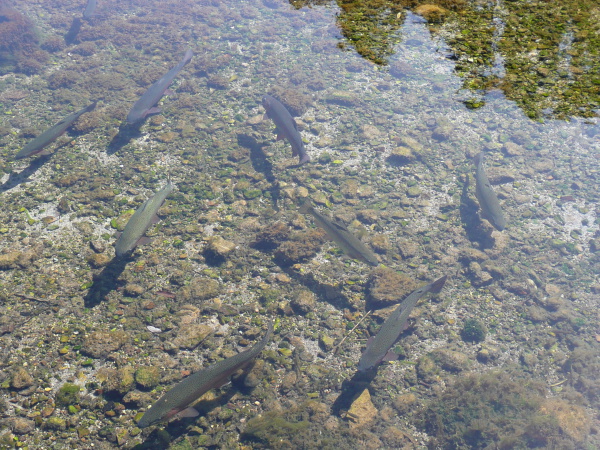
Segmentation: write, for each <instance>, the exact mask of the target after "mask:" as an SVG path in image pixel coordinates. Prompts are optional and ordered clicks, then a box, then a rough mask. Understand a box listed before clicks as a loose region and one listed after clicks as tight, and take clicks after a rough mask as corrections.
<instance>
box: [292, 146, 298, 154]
mask: <svg viewBox="0 0 600 450" xmlns="http://www.w3.org/2000/svg"><path fill="white" fill-rule="evenodd" d="M299 154H300V153H298V150H297V149H295V148H294V147H292V156H298V155H299Z"/></svg>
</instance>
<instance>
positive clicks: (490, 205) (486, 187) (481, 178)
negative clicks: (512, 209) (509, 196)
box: [473, 152, 506, 231]
mask: <svg viewBox="0 0 600 450" xmlns="http://www.w3.org/2000/svg"><path fill="white" fill-rule="evenodd" d="M473 162H474V163H475V182H476V183H475V195H476V196H477V200H478V201H479V206H480V208H481V212H482V215H483V217H484V218H485V219H487V220H488V221H489V222H490V223H491V224H492V225H493V226H494V228H496V229H497V230H498V231H502V230H504V229H505V228H506V219H505V218H504V214H502V209H500V202H499V201H498V197H496V193H495V192H494V190H493V189H492V186H491V185H490V180H489V179H488V177H487V175H486V174H485V171H484V170H483V152H480V153H478V154H477V155H475V158H473Z"/></svg>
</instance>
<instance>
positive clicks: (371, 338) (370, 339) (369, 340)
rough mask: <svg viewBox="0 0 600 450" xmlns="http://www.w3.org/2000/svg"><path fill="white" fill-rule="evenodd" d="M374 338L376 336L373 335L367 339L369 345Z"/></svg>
mask: <svg viewBox="0 0 600 450" xmlns="http://www.w3.org/2000/svg"><path fill="white" fill-rule="evenodd" d="M373 339H375V336H371V337H370V338H369V339H367V347H368V346H369V345H371V342H373Z"/></svg>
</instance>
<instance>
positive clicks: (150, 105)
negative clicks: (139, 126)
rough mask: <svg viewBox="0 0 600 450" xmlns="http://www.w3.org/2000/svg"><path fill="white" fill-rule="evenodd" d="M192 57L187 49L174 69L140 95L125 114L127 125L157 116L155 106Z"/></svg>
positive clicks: (157, 111) (190, 51) (157, 109)
mask: <svg viewBox="0 0 600 450" xmlns="http://www.w3.org/2000/svg"><path fill="white" fill-rule="evenodd" d="M193 55H194V54H193V53H192V50H191V49H188V51H186V52H185V55H184V56H183V59H182V60H181V61H179V63H178V64H177V65H176V66H175V67H173V68H172V69H171V70H169V71H168V72H167V73H166V74H164V75H163V76H162V78H161V79H160V80H158V81H156V82H155V83H154V84H153V85H152V86H150V87H149V88H148V89H147V90H146V92H144V93H143V94H142V96H141V97H140V98H139V99H138V101H137V102H135V104H134V105H133V108H131V111H129V114H127V123H129V124H133V123H136V122H139V121H140V120H143V119H145V118H146V116H148V115H149V114H157V113H159V112H160V109H159V108H157V107H156V106H155V105H156V104H157V103H158V101H159V100H160V99H161V97H162V96H163V95H164V94H165V91H166V90H167V89H168V88H169V86H170V85H171V83H172V82H173V80H174V79H175V77H176V76H177V74H178V73H179V72H180V71H181V69H183V67H184V66H185V65H186V64H187V63H189V62H190V60H191V59H192V56H193Z"/></svg>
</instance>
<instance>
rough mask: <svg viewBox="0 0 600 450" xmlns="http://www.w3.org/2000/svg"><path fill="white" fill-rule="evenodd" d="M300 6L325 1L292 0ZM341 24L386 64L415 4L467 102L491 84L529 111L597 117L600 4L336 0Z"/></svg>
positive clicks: (364, 51)
mask: <svg viewBox="0 0 600 450" xmlns="http://www.w3.org/2000/svg"><path fill="white" fill-rule="evenodd" d="M291 3H292V5H293V6H294V7H296V8H300V7H302V6H306V5H312V4H317V3H318V4H321V3H323V2H313V1H310V0H308V1H294V2H291ZM336 3H337V5H338V6H339V8H340V10H341V11H340V14H339V15H338V17H337V25H338V27H339V28H340V30H341V34H342V36H343V37H344V38H345V40H342V41H340V43H339V44H338V45H339V47H340V48H342V49H344V48H354V49H355V50H356V51H357V52H358V53H359V54H360V55H361V56H362V57H363V58H365V59H367V60H369V61H371V62H373V63H375V64H378V65H381V66H385V65H387V64H389V60H390V57H391V56H392V55H393V53H394V49H393V47H394V45H396V44H397V43H399V42H401V40H402V36H401V34H400V32H399V30H400V27H401V26H402V23H403V22H404V20H405V18H406V14H405V13H404V12H403V11H404V10H405V8H410V9H411V10H412V11H413V12H415V13H416V14H419V15H421V16H422V17H423V18H424V19H425V20H426V21H427V22H428V23H429V29H430V31H431V33H432V34H436V35H441V36H443V37H444V38H445V39H446V41H447V43H448V44H449V45H450V47H451V49H452V52H453V53H454V55H453V58H456V59H457V60H458V61H457V64H456V72H457V73H458V75H459V76H461V77H462V78H463V80H464V82H463V87H464V88H465V89H467V90H469V91H471V92H472V93H473V95H474V98H470V99H467V100H465V105H466V106H467V107H468V108H469V109H476V108H480V107H482V106H484V105H485V101H484V100H482V99H481V96H482V95H483V94H485V93H486V92H488V91H490V90H493V89H500V90H501V91H502V92H503V93H504V95H505V96H506V97H507V98H508V99H510V100H513V101H515V102H516V103H517V104H518V105H519V106H520V107H521V108H522V109H523V111H524V112H525V114H526V115H527V116H528V117H529V118H531V119H540V118H543V117H555V118H558V119H565V118H568V117H572V116H579V117H593V116H595V115H596V113H595V112H594V111H595V110H597V109H598V107H599V106H600V58H599V56H600V8H599V7H598V4H597V2H595V1H593V0H584V1H582V2H578V1H573V0H559V1H558V2H552V3H548V2H541V1H540V2H528V1H523V0H517V1H511V2H506V3H503V4H502V7H496V6H495V3H494V2H490V3H485V2H483V3H482V2H475V1H470V2H469V1H465V0H433V1H416V0H368V1H358V0H337V1H336Z"/></svg>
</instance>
